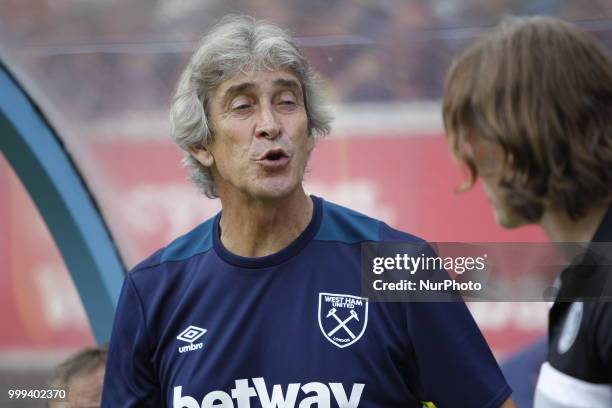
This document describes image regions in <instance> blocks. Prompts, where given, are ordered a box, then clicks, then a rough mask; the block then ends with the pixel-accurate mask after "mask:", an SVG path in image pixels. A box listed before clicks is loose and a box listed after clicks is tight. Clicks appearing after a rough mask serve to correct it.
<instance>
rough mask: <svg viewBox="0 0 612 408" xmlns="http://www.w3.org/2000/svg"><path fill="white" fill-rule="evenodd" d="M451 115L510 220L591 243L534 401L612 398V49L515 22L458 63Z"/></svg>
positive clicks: (555, 316)
mask: <svg viewBox="0 0 612 408" xmlns="http://www.w3.org/2000/svg"><path fill="white" fill-rule="evenodd" d="M444 121H445V124H446V127H447V130H448V134H449V140H450V144H451V146H452V147H453V150H454V152H455V154H456V155H457V156H458V157H459V158H460V159H461V160H463V161H464V162H465V163H466V164H467V165H468V166H469V168H470V169H471V172H472V182H473V181H474V180H475V178H476V177H477V176H480V177H481V178H482V181H483V185H484V189H485V191H486V193H487V195H488V196H489V199H490V201H491V205H492V206H493V209H494V212H495V217H496V219H497V222H498V223H499V224H500V225H502V226H504V227H506V228H514V227H518V226H521V225H525V224H539V225H540V226H541V227H542V229H543V230H544V231H545V232H546V234H547V235H548V237H549V238H550V240H551V241H552V242H556V243H565V245H564V247H565V248H567V249H572V250H571V251H567V253H568V255H569V254H570V253H573V255H571V257H572V258H573V257H574V256H575V255H576V254H575V249H576V246H577V244H580V246H584V247H588V250H587V251H586V252H585V253H582V254H580V256H578V257H575V258H574V259H573V261H572V265H571V266H570V267H568V268H567V269H566V270H564V271H563V272H562V273H561V274H560V277H559V280H558V284H559V285H558V288H557V290H558V294H557V296H556V299H555V303H554V305H553V306H552V308H551V310H550V323H549V329H550V330H549V340H548V345H549V350H548V358H547V360H548V361H546V362H545V363H544V364H543V365H542V367H541V370H540V376H539V380H538V384H537V387H536V395H535V406H536V407H538V408H567V407H589V408H604V407H612V303H611V302H610V301H611V300H612V278H611V276H612V268H611V267H610V265H611V264H612V260H611V258H612V256H611V254H612V251H611V249H610V242H611V241H612V210H611V209H610V204H611V203H612V56H611V55H610V53H609V51H608V50H606V49H605V48H604V47H603V46H602V45H601V44H599V43H598V42H597V41H596V40H595V39H594V38H593V37H591V36H590V35H588V34H587V33H585V32H583V31H582V30H580V29H579V28H578V27H575V26H573V25H571V24H569V23H567V22H564V21H561V20H558V19H554V18H550V17H529V18H512V19H508V20H506V21H504V22H503V23H502V24H501V25H500V26H499V27H497V28H496V29H495V30H494V31H493V32H491V33H489V34H488V35H486V36H484V37H483V38H481V39H480V40H478V41H477V42H476V43H474V44H473V45H472V46H471V47H470V48H469V49H467V50H466V51H465V52H464V53H463V54H462V55H461V56H460V57H459V58H457V60H456V61H455V62H454V64H453V66H452V68H451V70H450V72H449V75H448V80H447V85H446V92H445V95H444ZM570 243H571V244H572V245H569V244H570ZM580 252H582V251H580ZM535 272H537V271H535Z"/></svg>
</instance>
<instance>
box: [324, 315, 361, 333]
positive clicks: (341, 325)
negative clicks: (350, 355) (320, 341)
mask: <svg viewBox="0 0 612 408" xmlns="http://www.w3.org/2000/svg"><path fill="white" fill-rule="evenodd" d="M332 316H333V317H334V319H336V320H337V321H338V325H337V326H336V327H334V328H333V329H332V330H331V331H330V332H329V333H327V335H328V336H329V337H331V336H333V335H334V334H335V333H336V332H337V331H338V330H340V329H344V330H345V331H346V332H347V333H348V335H349V336H351V339H353V340H354V339H355V335H354V334H353V332H352V331H351V329H349V328H348V327H347V326H346V324H347V323H348V322H350V321H351V320H352V319H355V320H357V321H359V316H357V312H355V311H354V310H351V315H350V316H349V317H347V318H346V319H344V320H340V318H339V317H338V315H336V308H335V307H333V308H332V309H331V310H330V311H329V312H327V316H325V317H326V318H328V317H332Z"/></svg>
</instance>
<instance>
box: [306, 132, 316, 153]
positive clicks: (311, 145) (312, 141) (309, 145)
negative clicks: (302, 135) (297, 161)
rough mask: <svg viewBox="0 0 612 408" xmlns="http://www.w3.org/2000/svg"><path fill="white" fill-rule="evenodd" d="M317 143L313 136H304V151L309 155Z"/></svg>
mask: <svg viewBox="0 0 612 408" xmlns="http://www.w3.org/2000/svg"><path fill="white" fill-rule="evenodd" d="M316 144H317V141H316V140H315V137H314V135H312V134H308V135H306V150H307V151H308V153H309V154H310V153H311V152H312V150H313V149H314V148H315V146H316Z"/></svg>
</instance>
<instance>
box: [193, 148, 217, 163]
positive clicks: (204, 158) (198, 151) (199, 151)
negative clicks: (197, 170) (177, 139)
mask: <svg viewBox="0 0 612 408" xmlns="http://www.w3.org/2000/svg"><path fill="white" fill-rule="evenodd" d="M189 151H190V152H191V155H192V156H193V157H195V159H196V160H197V161H199V162H200V164H201V165H202V166H204V167H211V166H212V165H213V163H214V162H215V158H214V157H213V155H212V153H211V152H210V150H208V148H207V147H206V146H199V147H192V148H190V149H189Z"/></svg>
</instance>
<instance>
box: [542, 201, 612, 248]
mask: <svg viewBox="0 0 612 408" xmlns="http://www.w3.org/2000/svg"><path fill="white" fill-rule="evenodd" d="M608 206H609V204H602V205H598V206H594V207H591V208H590V209H589V210H588V211H587V213H586V215H585V216H583V217H581V218H580V219H578V220H572V219H571V218H570V217H569V216H568V215H567V214H566V213H565V212H563V211H557V210H554V211H553V210H547V211H545V212H544V215H543V216H542V219H541V220H540V226H541V227H542V229H543V230H544V232H545V233H546V235H547V236H548V239H549V240H550V241H551V242H568V243H587V242H591V241H592V240H593V236H594V235H595V232H596V231H597V227H598V226H599V224H601V221H602V220H603V217H604V216H605V214H606V212H607V210H608Z"/></svg>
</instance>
